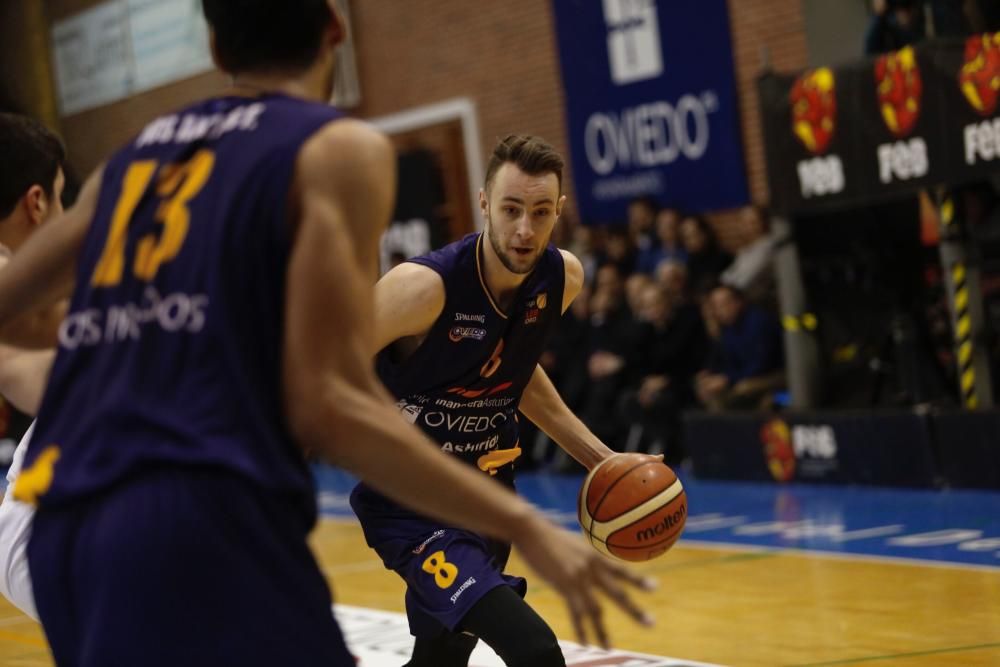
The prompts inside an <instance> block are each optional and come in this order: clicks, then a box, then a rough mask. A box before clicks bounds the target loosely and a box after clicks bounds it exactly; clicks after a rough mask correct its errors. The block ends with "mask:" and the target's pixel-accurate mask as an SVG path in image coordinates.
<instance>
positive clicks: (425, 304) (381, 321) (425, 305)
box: [375, 262, 445, 352]
mask: <svg viewBox="0 0 1000 667" xmlns="http://www.w3.org/2000/svg"><path fill="white" fill-rule="evenodd" d="M444 301H445V289H444V281H443V280H442V279H441V276H440V275H439V274H438V272H437V271H435V270H433V269H430V268H428V267H426V266H422V265H420V264H413V263H410V262H403V263H402V264H400V265H399V266H396V267H394V268H393V269H392V270H390V271H389V272H388V273H386V274H385V275H384V276H382V279H381V280H379V281H378V282H377V283H375V352H378V351H380V350H382V349H383V348H384V347H386V346H387V345H389V344H391V343H394V342H395V341H397V340H399V339H400V338H405V337H406V336H420V335H423V334H425V333H427V332H428V331H429V330H430V328H431V327H432V326H433V325H434V321H435V320H437V318H438V317H440V315H441V311H442V310H444Z"/></svg>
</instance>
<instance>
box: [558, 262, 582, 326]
mask: <svg viewBox="0 0 1000 667" xmlns="http://www.w3.org/2000/svg"><path fill="white" fill-rule="evenodd" d="M559 254H561V255H562V258H563V267H564V269H565V271H564V273H563V275H564V276H565V285H564V287H563V302H562V310H561V311H560V312H563V313H565V312H566V310H567V309H568V308H569V306H570V304H571V303H573V300H574V299H576V297H577V296H578V295H579V294H580V290H582V289H583V264H582V263H580V260H579V259H577V257H576V255H574V254H573V253H571V252H570V251H568V250H562V249H560V250H559Z"/></svg>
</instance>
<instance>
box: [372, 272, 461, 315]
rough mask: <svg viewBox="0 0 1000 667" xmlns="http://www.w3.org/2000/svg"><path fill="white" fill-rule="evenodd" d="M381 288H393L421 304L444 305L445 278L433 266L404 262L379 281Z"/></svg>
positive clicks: (398, 293) (397, 292) (399, 293)
mask: <svg viewBox="0 0 1000 667" xmlns="http://www.w3.org/2000/svg"><path fill="white" fill-rule="evenodd" d="M378 282H379V287H380V288H381V289H392V290H393V291H394V292H395V293H396V294H397V295H403V296H405V297H406V298H407V299H411V300H413V301H415V302H419V303H421V304H436V303H440V304H441V306H444V297H445V286H444V278H443V277H442V276H441V274H440V273H439V272H438V271H436V270H434V269H433V268H431V267H429V266H426V265H424V264H417V263H415V262H403V263H402V264H399V265H398V266H395V267H393V268H392V269H390V270H389V271H388V272H387V273H386V274H385V275H384V276H382V278H381V279H380V280H379V281H378Z"/></svg>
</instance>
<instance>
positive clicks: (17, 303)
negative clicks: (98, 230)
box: [0, 168, 102, 348]
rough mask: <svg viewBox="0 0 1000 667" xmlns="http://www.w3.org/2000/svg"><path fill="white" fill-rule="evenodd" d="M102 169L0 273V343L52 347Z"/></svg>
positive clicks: (70, 291) (97, 191) (73, 277)
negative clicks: (75, 198) (74, 202)
mask: <svg viewBox="0 0 1000 667" xmlns="http://www.w3.org/2000/svg"><path fill="white" fill-rule="evenodd" d="M101 172H102V169H100V168H99V169H98V170H96V171H95V172H94V173H93V174H91V176H90V177H89V178H88V179H87V182H86V183H84V185H83V189H82V190H81V192H80V197H79V198H78V199H77V202H76V204H75V205H74V206H73V207H72V208H70V209H69V210H67V211H66V212H65V213H64V214H63V215H61V216H59V217H58V218H56V219H55V220H52V221H50V222H47V223H45V224H44V225H42V227H41V228H40V229H39V230H38V231H37V232H35V233H34V234H32V235H31V238H29V239H28V240H27V242H26V243H25V244H24V245H23V246H22V247H21V249H20V250H18V251H17V254H15V255H14V257H13V259H11V261H10V263H9V264H8V265H7V266H6V268H4V269H3V270H2V271H0V341H2V342H4V343H7V344H9V345H16V346H17V347H24V348H44V347H54V346H55V345H56V343H57V342H58V341H57V338H58V329H59V322H61V321H62V317H63V316H64V315H65V304H64V303H60V302H61V301H64V300H65V299H68V298H69V296H70V295H71V294H72V292H73V286H74V282H75V278H76V262H77V256H78V255H79V252H80V247H81V245H82V244H83V239H84V237H85V236H86V235H87V230H88V229H89V228H90V222H91V220H92V219H93V217H94V211H95V210H96V209H97V197H98V194H99V193H100V189H101Z"/></svg>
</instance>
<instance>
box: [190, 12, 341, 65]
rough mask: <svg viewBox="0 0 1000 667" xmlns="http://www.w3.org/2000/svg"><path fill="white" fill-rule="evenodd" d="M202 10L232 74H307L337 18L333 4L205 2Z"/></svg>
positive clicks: (217, 51)
mask: <svg viewBox="0 0 1000 667" xmlns="http://www.w3.org/2000/svg"><path fill="white" fill-rule="evenodd" d="M202 9H203V10H204V12H205V19H206V20H207V21H208V24H209V25H210V26H211V27H212V30H213V31H214V32H215V52H216V56H217V57H218V59H219V66H220V67H222V69H224V70H225V71H226V72H229V73H230V74H238V73H240V72H247V71H254V70H268V69H278V70H283V69H284V70H302V69H305V68H307V67H308V66H309V65H311V64H312V62H313V61H314V60H315V59H316V56H317V54H318V53H319V49H320V45H321V44H322V41H323V31H324V30H325V29H326V27H327V25H328V24H329V22H330V17H331V13H330V7H329V5H328V4H327V0H240V1H239V2H235V1H234V0H202Z"/></svg>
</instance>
